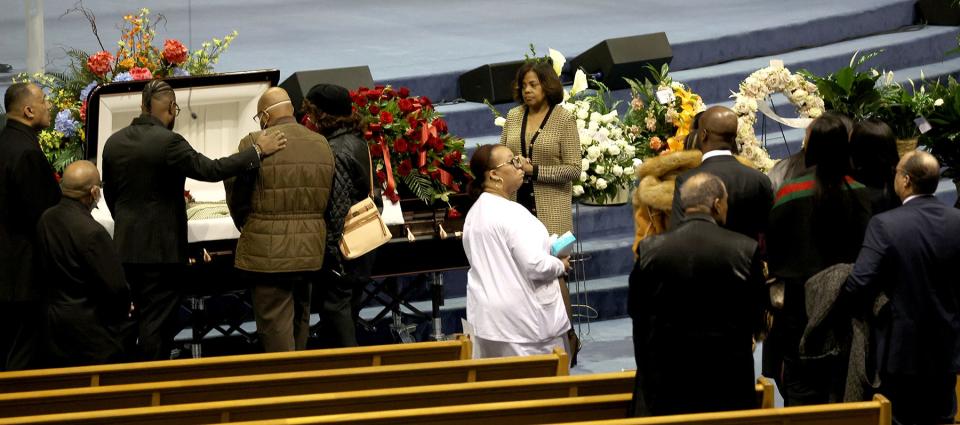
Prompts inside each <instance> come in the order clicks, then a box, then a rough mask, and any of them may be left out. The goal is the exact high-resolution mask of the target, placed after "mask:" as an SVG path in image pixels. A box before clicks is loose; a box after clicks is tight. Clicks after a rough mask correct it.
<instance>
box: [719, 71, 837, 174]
mask: <svg viewBox="0 0 960 425" xmlns="http://www.w3.org/2000/svg"><path fill="white" fill-rule="evenodd" d="M774 93H783V94H784V95H786V96H787V99H789V100H790V103H792V104H793V105H794V106H796V107H797V111H798V112H799V115H800V117H803V118H816V117H819V116H820V115H821V114H823V109H824V106H823V99H821V98H820V95H819V94H818V92H817V86H816V85H815V84H813V83H812V82H810V81H807V80H806V79H805V78H804V77H803V76H802V75H799V74H792V73H790V71H789V70H788V69H787V68H785V67H784V66H783V64H782V63H780V62H776V61H771V64H770V66H768V67H766V68H763V69H760V70H758V71H756V72H754V73H753V74H750V76H749V77H747V78H746V79H745V80H743V82H742V83H740V91H739V92H738V93H734V94H733V95H732V96H730V97H732V98H734V99H736V101H735V103H734V105H733V111H734V112H736V113H737V143H738V144H739V145H740V152H741V154H743V155H744V156H746V157H747V158H748V159H750V160H751V161H753V163H754V164H755V165H756V166H757V167H758V168H759V169H760V170H761V171H764V172H766V171H769V170H770V169H771V168H772V167H773V165H774V164H775V161H773V160H772V159H770V154H769V153H768V152H767V150H766V149H764V147H763V146H762V145H761V144H760V141H759V140H757V135H756V134H755V133H754V131H753V126H754V124H756V122H757V108H758V103H759V102H765V101H766V99H767V97H768V96H770V95H771V94H774Z"/></svg>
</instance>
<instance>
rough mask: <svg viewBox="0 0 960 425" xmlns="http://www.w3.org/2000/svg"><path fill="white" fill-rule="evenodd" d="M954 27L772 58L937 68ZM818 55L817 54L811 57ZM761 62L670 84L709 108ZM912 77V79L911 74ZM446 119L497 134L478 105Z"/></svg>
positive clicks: (620, 96)
mask: <svg viewBox="0 0 960 425" xmlns="http://www.w3.org/2000/svg"><path fill="white" fill-rule="evenodd" d="M956 35H957V29H956V28H952V27H935V28H928V29H925V30H921V31H918V33H917V37H908V36H906V35H901V34H897V35H895V36H894V35H891V36H882V37H873V38H871V39H870V40H869V42H863V43H859V42H858V43H852V42H851V43H848V44H849V46H848V45H844V46H830V47H829V48H823V49H822V50H824V51H823V52H820V50H821V49H816V50H813V51H810V52H806V53H805V54H803V55H800V54H797V53H789V54H784V55H780V56H776V57H780V58H783V59H784V60H785V61H786V66H787V67H788V68H790V70H791V71H797V70H800V69H809V70H810V71H812V72H814V73H819V74H825V73H829V72H833V71H835V70H837V69H839V68H841V67H843V66H846V65H847V64H849V62H850V57H851V56H852V55H853V54H854V53H855V52H856V51H857V50H861V51H862V52H869V51H873V50H878V49H884V53H882V54H880V55H879V56H877V57H876V58H874V59H872V60H871V61H870V62H868V63H867V66H869V67H874V68H877V69H881V70H893V71H895V74H896V70H899V69H904V68H911V67H916V66H920V65H924V64H936V63H938V62H941V61H943V60H944V59H953V58H952V57H951V58H946V57H945V56H944V53H945V52H946V51H947V50H950V49H952V48H953V47H956ZM891 38H893V39H896V40H899V42H898V43H896V44H888V43H885V41H886V40H889V39H891ZM818 54H821V55H822V56H816V57H811V56H813V55H818ZM772 58H773V57H769V58H760V59H751V60H744V61H739V62H736V63H729V64H724V65H718V66H713V67H707V68H699V69H694V70H689V71H677V72H674V73H672V76H673V78H674V80H676V81H682V82H684V83H686V84H688V85H690V87H691V88H693V90H694V91H695V92H696V93H698V94H700V95H701V96H703V98H704V101H705V102H706V103H708V104H714V103H728V102H730V92H731V90H737V88H738V87H739V84H740V82H741V81H743V80H744V79H745V78H746V77H747V76H748V75H750V73H752V72H753V71H756V70H757V69H759V68H762V67H764V66H767V64H768V63H769V61H770V59H772ZM939 71H940V72H937V70H933V71H931V72H928V73H925V76H926V77H927V78H928V79H935V78H937V77H939V76H941V75H943V76H944V77H945V76H946V75H954V74H956V73H957V72H958V71H960V64H958V65H957V67H954V68H952V69H948V70H939ZM910 77H911V78H914V79H915V78H917V76H915V75H911V76H910ZM906 78H907V76H903V77H901V76H899V75H897V80H898V81H905V80H906ZM612 96H613V99H614V100H620V101H623V104H622V105H621V107H620V108H619V110H620V111H621V112H623V111H625V110H626V107H627V106H626V105H627V104H628V103H629V100H630V91H629V90H618V91H615V92H613V93H612ZM512 106H514V105H512V104H504V105H497V107H498V108H497V109H498V110H501V112H504V111H506V110H508V109H509V108H510V107H512ZM438 110H440V111H441V112H443V113H444V115H445V116H446V120H447V124H448V126H449V127H450V131H451V132H452V133H453V134H457V135H459V136H460V137H465V138H473V137H480V136H489V135H498V134H499V133H500V128H499V127H496V126H495V125H494V124H493V115H492V114H491V112H490V110H489V108H488V107H487V106H485V105H483V104H481V103H463V104H457V105H450V106H440V107H439V108H438Z"/></svg>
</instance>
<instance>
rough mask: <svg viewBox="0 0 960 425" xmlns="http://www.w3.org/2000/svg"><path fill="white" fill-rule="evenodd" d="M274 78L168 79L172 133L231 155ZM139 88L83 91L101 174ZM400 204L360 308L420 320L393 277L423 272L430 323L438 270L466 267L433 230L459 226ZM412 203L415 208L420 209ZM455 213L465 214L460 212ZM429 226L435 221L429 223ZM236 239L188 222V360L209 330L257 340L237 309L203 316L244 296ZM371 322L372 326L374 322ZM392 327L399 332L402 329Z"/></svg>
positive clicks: (197, 191)
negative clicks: (176, 111)
mask: <svg viewBox="0 0 960 425" xmlns="http://www.w3.org/2000/svg"><path fill="white" fill-rule="evenodd" d="M279 75H280V73H279V71H277V70H264V71H249V72H237V73H227V74H217V75H209V76H201V77H181V78H170V79H167V80H166V81H167V82H168V83H170V85H171V86H172V87H173V88H174V90H175V91H176V94H177V103H178V104H179V105H180V107H181V109H182V113H181V115H180V116H179V117H178V119H177V122H176V126H175V128H174V131H176V132H177V133H180V134H181V135H183V136H184V138H186V139H187V141H188V142H189V143H190V144H191V146H193V148H194V149H196V150H197V151H199V152H201V153H203V154H204V155H206V156H208V157H210V158H220V157H224V156H228V155H230V154H232V153H234V152H236V150H237V145H238V144H239V141H240V139H241V138H242V137H243V136H245V135H246V134H248V133H250V132H253V131H257V130H259V127H258V125H257V123H256V122H254V121H253V119H252V117H253V116H254V114H256V112H257V111H256V107H257V102H258V100H259V98H260V95H261V94H263V92H264V91H266V90H267V89H268V88H270V87H273V86H276V84H277V82H278V81H279ZM145 84H146V81H132V82H121V83H110V84H106V85H102V86H100V87H97V88H96V89H95V90H94V91H93V92H91V94H90V98H89V102H88V106H87V108H88V111H87V123H86V124H87V126H86V128H87V140H88V144H87V152H86V157H87V158H88V159H90V160H91V161H94V162H95V163H96V164H97V167H98V168H99V169H100V171H101V173H102V166H101V161H100V159H101V157H102V152H103V145H104V143H105V142H106V140H107V138H108V137H109V136H110V135H112V134H113V133H115V132H116V131H118V130H120V129H122V128H124V127H126V126H128V125H129V124H130V122H131V121H132V120H133V118H135V117H136V116H138V115H140V101H141V91H142V90H143V87H144V85H145ZM185 190H187V191H189V192H190V194H191V195H192V197H193V198H195V199H196V200H197V201H200V202H222V201H223V200H224V199H225V198H226V197H225V193H224V189H223V184H222V183H207V182H200V181H195V180H192V179H187V181H186V183H185ZM454 198H455V199H459V198H456V197H454ZM453 202H460V201H453ZM453 202H452V203H453ZM401 203H402V205H404V209H405V211H407V212H408V213H406V214H405V215H408V216H409V218H410V220H409V221H408V223H409V225H408V226H404V229H395V233H394V236H395V238H394V240H392V241H390V242H389V243H387V244H386V245H384V246H382V247H381V248H380V249H378V255H377V257H376V258H377V260H376V263H375V265H374V277H384V278H386V279H384V280H383V281H381V282H378V283H377V284H376V285H373V288H372V289H371V288H369V287H368V288H367V290H366V297H365V299H364V301H363V303H364V304H365V305H367V304H371V303H373V302H379V303H380V304H383V305H384V310H383V311H381V313H380V314H378V316H377V318H378V319H380V318H382V317H383V316H384V315H385V314H386V313H387V312H393V313H395V316H394V317H395V321H396V320H397V319H396V318H397V317H398V316H399V314H398V313H399V312H400V307H401V306H405V307H407V308H408V309H411V311H413V312H414V314H415V315H420V316H426V315H425V314H423V313H422V312H419V310H416V309H414V308H412V306H411V305H410V304H409V302H407V301H406V298H405V297H406V296H407V295H409V292H410V291H409V289H408V288H404V290H403V291H398V290H397V289H396V288H397V286H396V285H397V283H396V282H397V279H396V277H398V276H409V275H417V274H422V273H429V274H430V276H432V277H433V278H434V279H433V280H434V282H435V284H434V285H432V288H435V289H434V294H433V304H434V305H433V317H434V318H435V322H436V320H438V319H439V306H440V304H442V301H443V297H442V287H441V285H442V279H441V278H440V277H439V276H440V273H442V272H443V271H447V270H453V269H458V268H465V267H467V264H466V258H465V256H464V254H463V246H462V243H461V242H460V240H459V238H457V237H456V236H451V237H448V238H446V239H441V238H440V237H439V233H438V230H439V227H440V226H441V225H442V226H443V227H444V228H445V229H447V228H449V230H448V236H450V235H454V234H455V233H456V232H457V231H459V230H461V229H462V217H461V218H460V219H459V221H458V220H452V221H450V220H448V222H447V223H446V224H444V223H442V222H440V223H439V224H435V225H425V224H424V223H426V222H425V221H424V220H423V218H424V216H425V214H424V213H423V211H424V210H429V211H430V214H429V216H430V217H438V218H440V219H445V208H444V209H443V210H444V213H439V212H437V209H434V208H432V207H428V206H426V205H425V204H424V203H423V202H422V201H419V200H411V201H401ZM416 203H419V206H418V205H417V204H416ZM460 211H461V212H464V213H465V211H466V209H465V207H464V209H461V210H460ZM93 216H94V218H95V219H96V220H97V221H98V222H100V224H102V225H103V226H104V228H106V229H107V231H108V232H109V233H110V234H111V235H112V234H113V218H112V217H111V215H110V211H109V209H108V208H107V206H106V204H105V203H104V201H103V200H101V202H100V204H99V206H98V208H97V209H96V210H94V212H93ZM433 222H437V220H436V219H434V220H433ZM458 224H459V225H458ZM428 227H429V228H431V229H433V230H432V231H431V232H426V231H425V230H424V229H426V228H428ZM406 228H411V231H412V232H414V233H413V234H414V235H415V237H416V240H415V241H414V242H410V241H409V240H408V238H407V237H406V235H405V230H406ZM239 236H240V233H239V232H238V231H237V229H236V227H235V226H234V224H233V220H232V219H231V218H230V216H229V215H223V216H221V217H218V218H207V219H202V220H190V221H188V225H187V239H188V242H189V265H188V267H187V268H186V270H187V271H186V275H185V276H184V277H183V281H182V282H178V284H179V286H180V287H182V288H184V289H185V295H186V297H187V298H186V302H185V303H184V305H183V308H184V309H185V310H186V311H187V312H188V313H189V317H190V325H191V327H192V333H191V341H190V349H191V353H192V355H193V356H194V357H200V355H201V353H202V351H201V341H202V340H203V338H204V337H206V336H207V335H208V334H209V333H210V332H211V331H213V330H216V331H218V332H219V333H220V334H222V335H223V336H229V335H233V334H237V333H239V334H241V335H243V336H244V337H246V338H247V339H248V340H249V341H252V340H253V339H255V338H256V335H255V334H253V333H251V332H247V331H245V330H244V329H242V328H241V326H240V325H241V324H243V322H244V321H246V319H247V318H246V317H244V316H243V314H236V313H240V312H235V314H234V316H233V317H227V318H225V320H221V321H214V322H211V321H210V320H209V319H208V318H207V317H206V315H207V306H206V304H207V301H208V300H209V299H210V297H211V296H213V295H224V294H228V295H230V296H235V297H237V298H238V299H241V300H247V299H249V296H247V294H246V292H248V288H247V287H246V285H244V284H243V283H241V280H240V279H239V277H238V273H236V270H235V269H234V267H233V261H234V251H235V249H236V245H237V238H238V237H239ZM411 248H412V249H411ZM246 310H247V311H246V312H244V313H246V316H249V315H250V314H249V306H247V309H246ZM371 322H373V323H375V322H376V320H374V321H371ZM367 325H369V323H368V324H367ZM401 325H402V323H401ZM434 327H435V331H434V336H435V337H436V338H442V334H441V332H440V331H439V323H435V325H434ZM400 328H403V327H402V326H401V327H400ZM397 330H398V332H399V331H400V330H401V329H397ZM403 335H404V334H403V333H401V336H402V339H404V340H407V339H408V338H407V337H403ZM407 336H408V335H407Z"/></svg>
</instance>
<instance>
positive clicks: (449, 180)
mask: <svg viewBox="0 0 960 425" xmlns="http://www.w3.org/2000/svg"><path fill="white" fill-rule="evenodd" d="M439 171H440V183H443V185H444V186H446V187H452V186H453V174H450V173H449V172H447V170H444V169H442V168H441V169H440V170H439Z"/></svg>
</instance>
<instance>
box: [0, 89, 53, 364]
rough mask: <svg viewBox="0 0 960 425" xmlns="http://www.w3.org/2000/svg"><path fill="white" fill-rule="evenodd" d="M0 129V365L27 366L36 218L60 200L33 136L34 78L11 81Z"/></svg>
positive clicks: (41, 122) (37, 107) (37, 121)
mask: <svg viewBox="0 0 960 425" xmlns="http://www.w3.org/2000/svg"><path fill="white" fill-rule="evenodd" d="M3 104H4V109H6V111H7V126H6V127H4V129H3V131H2V132H0V206H2V207H0V371H2V370H16V369H24V368H27V367H29V366H30V361H31V359H32V358H33V357H34V356H33V354H34V353H33V351H34V347H35V345H36V332H37V329H36V323H38V322H39V321H40V317H41V314H42V310H41V307H40V305H39V295H40V294H39V291H38V289H39V287H38V285H37V284H36V281H37V278H36V276H35V274H36V272H37V269H38V267H37V264H36V261H37V257H36V256H35V255H34V244H35V239H36V228H37V220H39V219H40V215H41V214H43V211H45V210H46V209H47V208H49V207H51V206H53V205H56V204H57V202H58V201H59V200H60V187H59V186H57V180H56V178H55V177H54V171H53V168H51V167H50V164H49V163H48V162H47V158H46V157H44V155H43V151H42V150H41V149H40V144H39V139H38V137H37V135H38V133H39V132H40V130H42V129H44V128H46V127H49V126H50V102H49V101H48V100H47V97H46V96H45V95H44V94H43V90H41V89H40V87H37V86H36V85H34V84H30V83H17V84H13V85H11V86H10V87H8V88H7V92H6V94H5V95H4V99H3Z"/></svg>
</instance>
